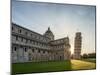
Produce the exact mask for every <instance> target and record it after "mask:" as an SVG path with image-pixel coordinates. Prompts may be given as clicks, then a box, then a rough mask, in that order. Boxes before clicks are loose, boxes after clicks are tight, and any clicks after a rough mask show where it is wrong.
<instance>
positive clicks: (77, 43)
mask: <svg viewBox="0 0 100 75" xmlns="http://www.w3.org/2000/svg"><path fill="white" fill-rule="evenodd" d="M81 47H82V36H81V32H77V33H76V35H75V40H74V59H80V58H81Z"/></svg>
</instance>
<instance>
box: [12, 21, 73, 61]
mask: <svg viewBox="0 0 100 75" xmlns="http://www.w3.org/2000/svg"><path fill="white" fill-rule="evenodd" d="M70 48H71V46H70V43H69V37H64V38H61V39H55V37H54V34H53V32H52V31H51V30H50V27H49V28H48V29H47V31H46V32H45V33H44V34H39V33H37V32H34V31H32V30H29V29H27V28H24V27H22V26H20V25H18V24H15V23H12V29H11V55H12V56H11V59H12V63H19V62H41V61H61V60H70V58H71V52H70Z"/></svg>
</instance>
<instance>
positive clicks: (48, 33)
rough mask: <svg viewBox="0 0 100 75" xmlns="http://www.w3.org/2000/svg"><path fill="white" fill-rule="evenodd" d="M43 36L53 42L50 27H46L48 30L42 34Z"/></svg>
mask: <svg viewBox="0 0 100 75" xmlns="http://www.w3.org/2000/svg"><path fill="white" fill-rule="evenodd" d="M44 36H45V37H48V38H50V40H54V35H53V33H52V31H51V30H50V27H48V30H47V31H46V32H45V33H44Z"/></svg>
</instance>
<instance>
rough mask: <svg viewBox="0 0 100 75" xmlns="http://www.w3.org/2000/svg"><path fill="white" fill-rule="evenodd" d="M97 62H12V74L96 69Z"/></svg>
mask: <svg viewBox="0 0 100 75" xmlns="http://www.w3.org/2000/svg"><path fill="white" fill-rule="evenodd" d="M95 68H96V67H95V63H91V62H86V61H81V60H71V61H50V62H38V63H34V62H28V63H16V64H12V74H15V73H17V74H19V73H40V72H54V71H55V72H56V71H71V70H82V69H95Z"/></svg>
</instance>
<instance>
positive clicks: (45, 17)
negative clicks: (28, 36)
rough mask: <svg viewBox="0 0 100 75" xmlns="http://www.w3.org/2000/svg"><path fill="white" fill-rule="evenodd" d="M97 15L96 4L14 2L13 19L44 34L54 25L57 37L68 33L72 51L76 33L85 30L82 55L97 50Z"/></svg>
mask: <svg viewBox="0 0 100 75" xmlns="http://www.w3.org/2000/svg"><path fill="white" fill-rule="evenodd" d="M95 17H96V7H95V6H89V5H71V4H55V3H36V2H23V1H21V2H20V1H13V2H12V22H14V23H16V24H19V25H21V26H23V27H25V28H28V29H30V30H33V31H35V32H37V33H40V34H44V33H45V31H46V30H47V29H48V27H50V29H51V31H52V32H53V34H54V35H55V39H60V38H63V37H67V36H68V37H69V39H70V44H71V53H73V52H74V38H75V33H76V32H81V33H82V54H83V53H92V52H95V26H96V25H95V24H96V23H95Z"/></svg>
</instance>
